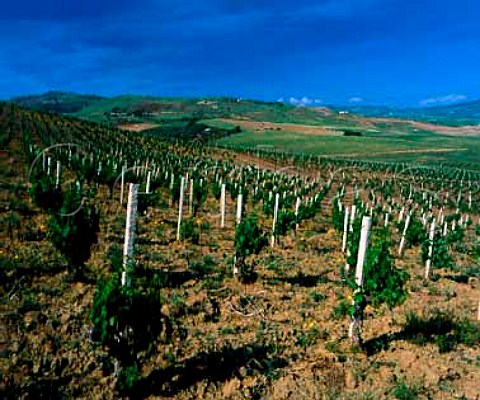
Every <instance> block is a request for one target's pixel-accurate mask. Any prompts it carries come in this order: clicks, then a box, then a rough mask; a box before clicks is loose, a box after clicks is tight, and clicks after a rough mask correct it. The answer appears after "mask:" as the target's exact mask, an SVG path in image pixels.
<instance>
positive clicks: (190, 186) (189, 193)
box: [188, 179, 193, 215]
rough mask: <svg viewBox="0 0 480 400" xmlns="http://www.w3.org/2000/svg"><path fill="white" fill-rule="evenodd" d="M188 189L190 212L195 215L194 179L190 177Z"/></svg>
mask: <svg viewBox="0 0 480 400" xmlns="http://www.w3.org/2000/svg"><path fill="white" fill-rule="evenodd" d="M188 189H189V191H188V214H190V215H193V179H190V185H189V188H188Z"/></svg>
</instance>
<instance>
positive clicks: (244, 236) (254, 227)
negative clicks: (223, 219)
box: [234, 214, 268, 281]
mask: <svg viewBox="0 0 480 400" xmlns="http://www.w3.org/2000/svg"><path fill="white" fill-rule="evenodd" d="M267 243H268V238H267V236H266V235H265V233H264V232H263V231H262V230H261V228H260V227H259V225H258V222H257V217H256V216H255V215H253V214H252V215H250V216H249V217H247V218H244V219H242V220H241V221H240V223H239V224H237V226H236V228H235V262H234V274H239V276H240V279H242V280H244V281H250V280H252V279H254V277H255V274H254V271H253V266H252V265H248V264H247V263H246V258H247V257H248V256H249V255H252V254H258V253H260V251H261V250H262V248H263V247H264V246H265V245H266V244H267Z"/></svg>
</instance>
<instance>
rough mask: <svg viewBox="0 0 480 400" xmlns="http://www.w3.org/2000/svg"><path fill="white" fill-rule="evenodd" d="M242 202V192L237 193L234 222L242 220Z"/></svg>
mask: <svg viewBox="0 0 480 400" xmlns="http://www.w3.org/2000/svg"><path fill="white" fill-rule="evenodd" d="M242 203H243V194H242V193H239V194H238V197H237V217H236V219H235V221H236V223H237V224H239V223H240V221H241V220H242V206H243V205H242Z"/></svg>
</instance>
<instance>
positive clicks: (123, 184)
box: [120, 165, 126, 205]
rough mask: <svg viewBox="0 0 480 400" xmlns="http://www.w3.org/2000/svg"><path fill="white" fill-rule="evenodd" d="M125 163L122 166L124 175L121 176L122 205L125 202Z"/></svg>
mask: <svg viewBox="0 0 480 400" xmlns="http://www.w3.org/2000/svg"><path fill="white" fill-rule="evenodd" d="M125 169H126V168H125V165H124V166H123V167H122V176H121V178H120V205H122V204H123V191H124V187H125Z"/></svg>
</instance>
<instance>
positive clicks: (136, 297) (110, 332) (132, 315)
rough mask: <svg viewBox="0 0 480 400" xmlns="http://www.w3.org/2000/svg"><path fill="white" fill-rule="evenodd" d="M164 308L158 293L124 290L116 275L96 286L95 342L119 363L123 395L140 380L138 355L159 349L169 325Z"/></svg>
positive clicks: (125, 288) (154, 291)
mask: <svg viewBox="0 0 480 400" xmlns="http://www.w3.org/2000/svg"><path fill="white" fill-rule="evenodd" d="M161 306H162V300H161V297H160V294H159V293H158V290H155V289H153V288H149V287H147V288H146V289H140V288H138V287H137V286H136V285H131V286H127V285H124V286H121V285H120V279H119V277H118V275H117V274H114V275H113V276H112V278H111V279H109V280H107V281H105V280H101V281H100V282H99V283H98V284H97V288H96V290H95V295H94V298H93V307H92V309H91V311H90V318H91V320H92V322H93V326H94V332H95V335H94V337H93V339H96V340H97V341H99V342H100V343H101V344H102V345H103V346H104V347H106V348H107V349H108V352H109V354H110V355H111V356H112V357H114V358H115V359H116V360H117V362H118V367H119V368H118V369H117V388H118V389H119V390H120V391H121V392H128V391H131V390H132V389H133V388H134V386H135V384H136V382H137V381H138V379H139V377H140V372H139V371H140V370H141V366H140V365H139V359H138V354H139V353H140V352H146V353H147V354H149V353H151V352H152V351H154V350H155V348H156V341H157V338H158V336H159V335H160V333H161V331H162V327H163V326H165V325H166V322H165V321H166V320H165V318H164V317H163V315H162V313H161Z"/></svg>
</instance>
